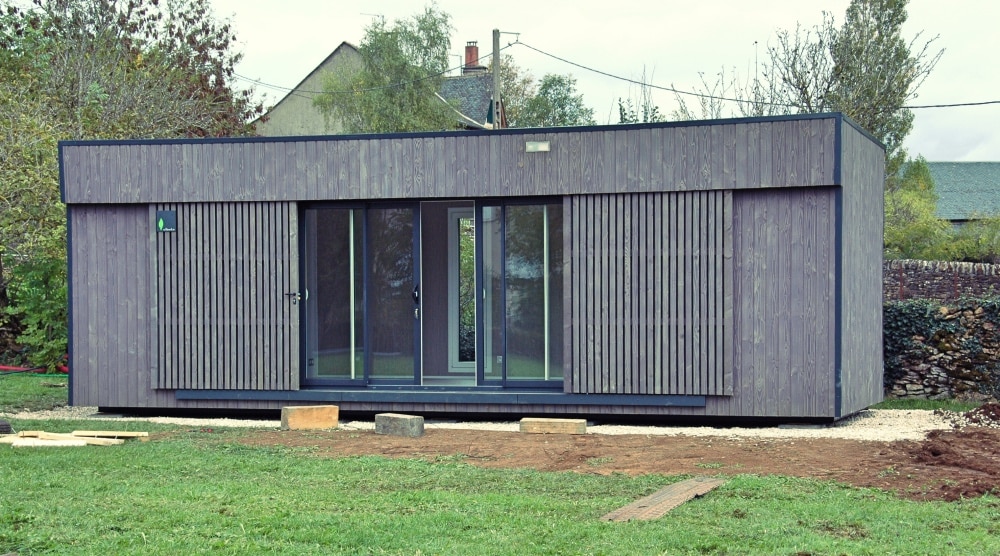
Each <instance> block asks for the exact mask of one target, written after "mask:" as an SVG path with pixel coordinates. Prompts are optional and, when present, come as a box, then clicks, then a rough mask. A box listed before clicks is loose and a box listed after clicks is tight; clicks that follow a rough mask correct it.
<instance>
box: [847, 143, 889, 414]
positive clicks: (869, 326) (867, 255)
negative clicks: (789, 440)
mask: <svg viewBox="0 0 1000 556" xmlns="http://www.w3.org/2000/svg"><path fill="white" fill-rule="evenodd" d="M842 141H843V151H844V161H843V163H842V173H843V182H844V185H843V187H842V188H841V192H842V195H843V201H842V204H843V219H842V224H841V225H842V226H844V229H843V230H841V235H842V238H843V239H842V244H843V245H842V253H841V257H842V261H843V262H842V264H843V270H842V276H841V284H842V288H841V297H842V302H841V303H842V317H841V322H842V327H843V328H842V330H841V345H840V351H841V354H842V357H841V369H840V372H841V384H842V391H841V396H842V397H841V406H840V408H839V411H840V415H850V414H851V413H854V412H857V411H860V410H862V409H864V408H866V407H868V406H869V405H872V404H874V403H878V402H880V401H882V396H883V386H882V226H883V215H884V208H883V202H884V197H883V187H884V184H883V176H884V175H885V152H884V151H883V150H882V149H881V148H880V147H879V146H878V145H877V144H875V143H872V142H871V141H870V140H869V139H868V138H867V137H865V136H864V135H862V134H861V133H860V132H858V131H857V130H856V129H854V128H853V127H852V126H850V125H847V124H845V125H844V126H843V132H842Z"/></svg>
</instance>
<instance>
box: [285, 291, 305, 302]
mask: <svg viewBox="0 0 1000 556" xmlns="http://www.w3.org/2000/svg"><path fill="white" fill-rule="evenodd" d="M285 296H286V297H291V298H292V305H298V303H299V300H300V299H302V294H301V293H299V292H288V293H286V294H285Z"/></svg>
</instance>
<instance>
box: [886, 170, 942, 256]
mask: <svg viewBox="0 0 1000 556" xmlns="http://www.w3.org/2000/svg"><path fill="white" fill-rule="evenodd" d="M889 181H891V182H892V183H893V185H892V186H891V187H889V188H887V189H886V190H885V193H884V195H885V227H884V238H883V246H884V250H885V256H886V258H890V259H931V260H933V259H945V258H947V254H946V251H947V245H948V242H949V231H950V230H949V228H950V226H949V224H948V222H947V221H945V220H942V219H940V218H938V217H937V216H935V214H934V211H935V204H936V202H937V195H936V194H935V193H934V180H933V179H932V178H931V174H930V169H929V168H928V166H927V161H926V160H924V159H923V158H922V157H918V158H917V159H916V160H912V161H910V162H908V163H907V164H906V166H905V167H904V168H903V170H902V172H901V173H900V174H899V175H898V176H896V177H894V179H892V180H889Z"/></svg>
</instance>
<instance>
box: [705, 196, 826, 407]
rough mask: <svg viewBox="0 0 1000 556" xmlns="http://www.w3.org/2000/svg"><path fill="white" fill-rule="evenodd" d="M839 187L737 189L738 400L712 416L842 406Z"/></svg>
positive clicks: (728, 402) (723, 402)
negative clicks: (837, 379)
mask: <svg viewBox="0 0 1000 556" xmlns="http://www.w3.org/2000/svg"><path fill="white" fill-rule="evenodd" d="M837 191H838V189H837V188H808V189H795V190H782V191H779V190H767V191H757V192H752V193H751V192H745V191H744V192H735V193H733V238H734V245H733V272H734V280H733V282H734V283H733V288H734V291H733V297H734V300H735V301H734V308H733V310H734V327H735V329H736V331H737V332H736V337H735V339H734V344H735V345H734V353H733V374H734V379H735V384H734V392H733V394H734V395H733V397H732V398H731V399H727V400H713V402H714V407H713V408H711V409H710V412H712V414H722V415H726V414H730V415H774V416H782V415H785V416H801V417H808V416H817V417H820V416H829V415H832V413H833V409H834V361H835V354H836V345H835V342H834V337H835V334H834V332H835V306H836V297H835V295H834V293H835V283H834V271H835V260H834V257H833V253H834V247H835V224H836V193H837Z"/></svg>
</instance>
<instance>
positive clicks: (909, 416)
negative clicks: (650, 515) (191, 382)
mask: <svg viewBox="0 0 1000 556" xmlns="http://www.w3.org/2000/svg"><path fill="white" fill-rule="evenodd" d="M8 417H10V418H13V419H40V420H43V419H93V420H104V421H118V422H121V421H146V422H150V423H166V424H175V425H183V426H192V427H247V428H260V429H277V428H279V427H280V422H279V421H277V420H250V419H217V418H205V419H200V418H178V417H121V416H117V415H102V414H100V413H98V412H97V408H96V407H61V408H57V409H53V410H51V411H35V412H24V413H17V414H13V415H9V416H8ZM519 426H520V425H519V423H517V422H482V421H470V422H462V423H458V422H444V421H440V422H439V421H432V420H428V421H427V423H426V424H425V427H426V428H428V429H432V428H436V429H475V430H490V431H511V432H516V431H517V430H519ZM955 426H956V422H955V420H954V417H951V418H950V417H948V416H946V415H940V414H935V412H933V411H923V410H897V409H879V410H873V409H869V410H864V411H861V412H859V413H857V414H856V415H854V416H852V417H850V418H848V419H844V420H841V421H838V422H837V423H835V424H833V425H829V426H822V425H819V426H801V427H800V426H785V427H760V428H736V427H733V428H715V427H679V426H642V425H595V426H590V427H587V431H588V432H589V433H593V434H610V435H613V434H644V435H675V436H677V435H686V436H722V437H730V438H736V437H739V438H845V439H852V440H876V441H883V442H890V441H894V440H922V439H923V438H924V437H925V436H926V435H927V433H928V432H930V431H932V430H946V429H952V428H954V427H955ZM340 428H341V429H345V430H372V429H374V428H375V424H374V423H373V422H372V421H341V422H340Z"/></svg>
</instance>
